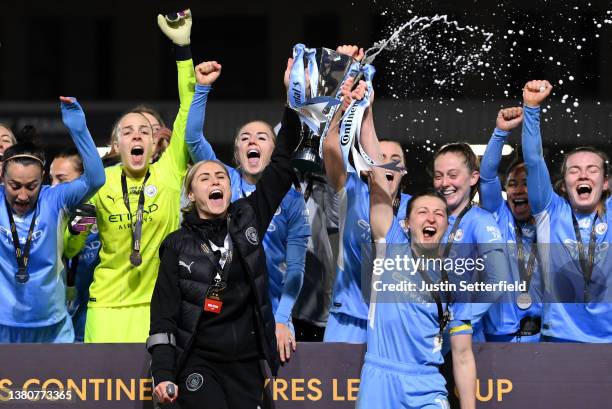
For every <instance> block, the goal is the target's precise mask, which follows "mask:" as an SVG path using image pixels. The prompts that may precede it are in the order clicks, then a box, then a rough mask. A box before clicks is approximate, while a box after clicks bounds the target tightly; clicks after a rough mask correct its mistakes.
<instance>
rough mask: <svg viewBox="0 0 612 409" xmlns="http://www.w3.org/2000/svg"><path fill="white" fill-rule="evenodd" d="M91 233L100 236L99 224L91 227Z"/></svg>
mask: <svg viewBox="0 0 612 409" xmlns="http://www.w3.org/2000/svg"><path fill="white" fill-rule="evenodd" d="M91 232H92V233H93V234H98V225H97V224H92V225H91Z"/></svg>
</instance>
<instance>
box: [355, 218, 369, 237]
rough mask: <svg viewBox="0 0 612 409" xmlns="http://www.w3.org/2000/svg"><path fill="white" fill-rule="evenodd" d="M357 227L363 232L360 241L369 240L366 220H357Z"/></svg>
mask: <svg viewBox="0 0 612 409" xmlns="http://www.w3.org/2000/svg"><path fill="white" fill-rule="evenodd" d="M357 226H359V227H360V228H361V229H362V230H363V232H362V233H361V239H362V240H364V241H369V240H370V223H368V222H367V220H364V219H359V220H357Z"/></svg>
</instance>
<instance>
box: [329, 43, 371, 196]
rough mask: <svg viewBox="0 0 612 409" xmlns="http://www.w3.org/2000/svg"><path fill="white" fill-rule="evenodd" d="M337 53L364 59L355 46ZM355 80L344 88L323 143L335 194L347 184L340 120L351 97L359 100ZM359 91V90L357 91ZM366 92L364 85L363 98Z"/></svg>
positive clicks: (341, 47)
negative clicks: (353, 92)
mask: <svg viewBox="0 0 612 409" xmlns="http://www.w3.org/2000/svg"><path fill="white" fill-rule="evenodd" d="M336 52H338V53H341V54H346V55H349V56H351V57H353V58H354V59H356V60H357V61H359V60H361V59H362V58H363V55H364V53H363V49H360V48H358V47H357V46H353V45H343V46H339V47H338V48H337V49H336ZM353 84H354V82H353V78H348V79H347V80H346V81H345V83H344V84H343V86H342V108H341V109H338V111H337V112H336V114H335V115H334V117H333V118H332V121H331V125H330V127H329V130H328V133H327V136H326V138H325V140H324V141H323V163H324V164H325V174H326V175H327V178H328V179H329V183H330V184H331V186H332V187H333V188H334V191H335V192H338V191H340V189H342V188H343V187H344V185H345V184H346V178H347V175H346V164H345V163H344V159H343V157H342V151H341V149H340V136H339V132H340V119H341V118H342V114H343V112H344V111H345V110H346V108H348V106H349V104H350V102H351V97H355V98H358V97H357V95H358V92H356V93H355V94H354V95H352V88H353ZM355 91H357V90H355ZM364 91H365V83H363V85H362V89H361V98H363V93H364Z"/></svg>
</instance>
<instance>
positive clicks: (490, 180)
mask: <svg viewBox="0 0 612 409" xmlns="http://www.w3.org/2000/svg"><path fill="white" fill-rule="evenodd" d="M508 135H510V132H507V131H502V130H501V129H498V128H495V130H494V131H493V135H491V139H489V143H488V144H487V149H486V150H485V153H484V156H483V157H482V162H481V163H480V204H481V206H482V208H483V209H485V210H487V211H489V212H491V213H494V212H497V211H498V210H499V208H500V207H501V206H502V205H503V204H504V198H503V196H502V186H501V182H500V180H499V175H498V170H499V163H500V162H501V157H502V149H503V147H504V143H505V142H506V138H507V137H508Z"/></svg>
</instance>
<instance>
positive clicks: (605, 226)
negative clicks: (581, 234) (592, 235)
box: [595, 223, 608, 234]
mask: <svg viewBox="0 0 612 409" xmlns="http://www.w3.org/2000/svg"><path fill="white" fill-rule="evenodd" d="M606 230H608V224H607V223H599V224H597V226H595V232H597V234H604V233H605V232H606Z"/></svg>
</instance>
